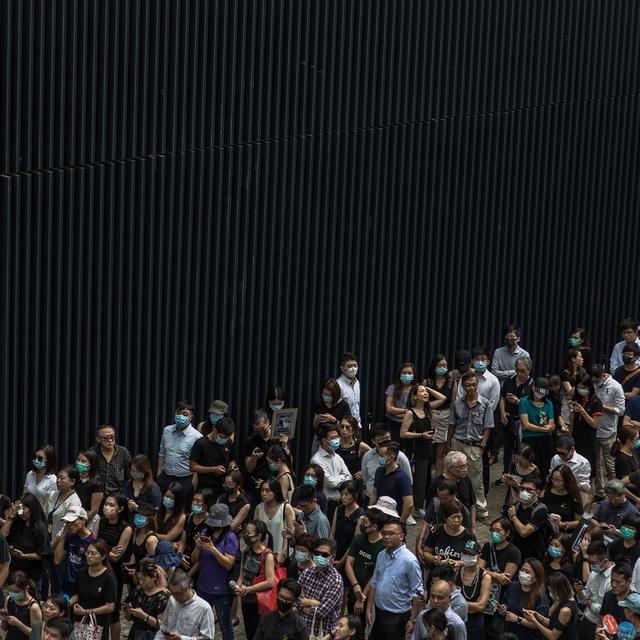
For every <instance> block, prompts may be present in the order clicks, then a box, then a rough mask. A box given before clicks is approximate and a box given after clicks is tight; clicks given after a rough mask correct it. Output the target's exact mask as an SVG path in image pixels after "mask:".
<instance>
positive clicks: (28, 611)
mask: <svg viewBox="0 0 640 640" xmlns="http://www.w3.org/2000/svg"><path fill="white" fill-rule="evenodd" d="M7 587H8V592H9V595H8V596H7V598H6V600H5V601H4V609H5V611H6V612H7V615H6V616H5V617H3V618H2V626H3V628H4V629H5V630H6V632H7V635H6V636H5V640H28V638H29V637H30V636H31V631H32V629H33V627H34V626H36V625H38V624H40V623H41V622H42V610H41V609H40V605H39V604H38V601H37V600H36V598H37V597H38V592H37V591H36V586H35V584H34V582H33V580H31V579H29V577H28V576H27V574H26V573H24V572H23V571H14V572H13V573H12V574H11V575H10V576H9V580H7Z"/></svg>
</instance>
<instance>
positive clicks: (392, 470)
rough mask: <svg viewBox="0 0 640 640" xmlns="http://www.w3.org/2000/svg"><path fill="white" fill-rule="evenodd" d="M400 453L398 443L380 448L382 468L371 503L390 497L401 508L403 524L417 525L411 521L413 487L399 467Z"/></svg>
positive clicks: (376, 480)
mask: <svg viewBox="0 0 640 640" xmlns="http://www.w3.org/2000/svg"><path fill="white" fill-rule="evenodd" d="M399 452H400V447H399V446H398V443H397V442H390V443H389V444H387V445H385V446H383V447H380V448H379V456H380V457H379V464H380V468H379V469H378V470H377V471H376V477H375V479H374V481H373V495H372V497H371V503H372V504H375V503H376V501H377V500H378V498H379V497H382V496H388V497H389V498H392V499H393V500H395V503H396V504H397V505H399V506H401V508H400V509H399V511H400V520H401V521H402V523H403V524H404V523H407V524H412V523H413V524H415V520H413V521H411V520H409V517H410V516H411V511H412V509H413V487H412V486H411V480H410V479H409V476H407V474H406V473H405V472H404V471H403V470H402V469H400V465H398V454H399Z"/></svg>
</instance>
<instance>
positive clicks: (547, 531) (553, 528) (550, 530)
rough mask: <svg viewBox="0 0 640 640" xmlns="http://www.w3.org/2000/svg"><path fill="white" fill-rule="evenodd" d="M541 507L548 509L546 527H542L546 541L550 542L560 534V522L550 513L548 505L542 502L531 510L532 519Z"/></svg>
mask: <svg viewBox="0 0 640 640" xmlns="http://www.w3.org/2000/svg"><path fill="white" fill-rule="evenodd" d="M540 509H546V510H547V518H546V520H545V523H544V527H543V528H542V536H543V537H544V541H545V543H546V544H549V542H551V540H553V539H554V538H556V537H557V536H558V535H559V534H560V527H559V526H558V523H557V522H556V521H555V520H554V519H553V518H552V517H551V515H550V514H549V509H547V505H546V504H544V503H542V502H538V504H536V506H535V507H533V510H532V511H531V520H533V518H534V516H535V515H536V513H537V512H538V511H540Z"/></svg>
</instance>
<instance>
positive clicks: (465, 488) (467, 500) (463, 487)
mask: <svg viewBox="0 0 640 640" xmlns="http://www.w3.org/2000/svg"><path fill="white" fill-rule="evenodd" d="M446 480H447V478H445V477H444V476H443V475H439V476H438V477H437V478H436V479H435V480H434V481H433V482H432V483H431V486H430V487H429V491H428V492H427V502H429V501H430V500H433V498H435V496H436V495H437V492H438V487H439V486H440V484H441V483H442V482H443V481H446ZM456 486H457V487H458V499H459V500H460V502H462V504H463V505H464V506H465V507H467V509H471V507H472V506H473V505H474V504H475V503H476V494H475V493H474V492H473V487H472V486H471V480H469V476H465V477H464V478H460V479H459V480H458V481H457V482H456Z"/></svg>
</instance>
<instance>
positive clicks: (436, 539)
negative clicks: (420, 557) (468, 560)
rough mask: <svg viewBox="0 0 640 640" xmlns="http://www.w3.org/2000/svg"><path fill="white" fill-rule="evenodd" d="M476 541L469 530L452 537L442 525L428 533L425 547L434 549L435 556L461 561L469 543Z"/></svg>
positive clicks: (424, 542) (424, 541) (424, 543)
mask: <svg viewBox="0 0 640 640" xmlns="http://www.w3.org/2000/svg"><path fill="white" fill-rule="evenodd" d="M475 539H476V537H475V536H474V535H473V533H472V532H471V531H470V530H469V529H464V530H463V531H462V533H460V534H459V535H457V536H452V535H449V534H448V533H447V531H446V530H445V528H444V526H442V525H440V526H438V527H435V528H434V529H432V530H431V531H429V533H427V535H426V537H425V539H424V540H423V545H424V546H425V547H429V548H430V549H433V555H434V556H441V557H442V558H443V559H447V560H460V558H462V553H463V552H464V548H465V545H466V544H467V542H469V540H475Z"/></svg>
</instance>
